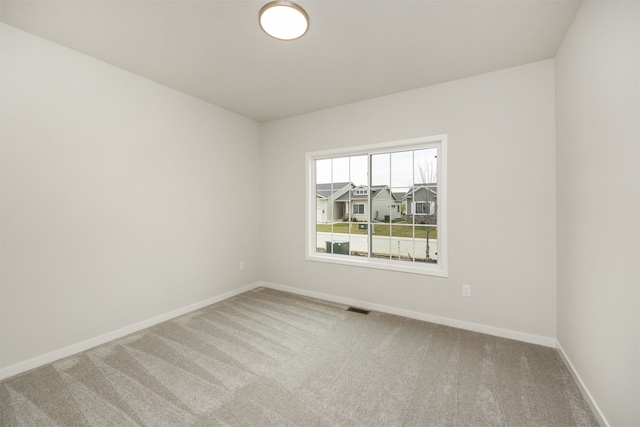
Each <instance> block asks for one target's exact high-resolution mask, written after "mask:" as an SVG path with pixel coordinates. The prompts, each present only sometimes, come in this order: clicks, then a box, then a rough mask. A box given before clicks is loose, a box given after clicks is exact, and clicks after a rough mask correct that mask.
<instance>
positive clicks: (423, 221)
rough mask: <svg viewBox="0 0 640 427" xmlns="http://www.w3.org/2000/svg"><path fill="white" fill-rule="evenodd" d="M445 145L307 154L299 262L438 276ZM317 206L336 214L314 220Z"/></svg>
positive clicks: (443, 255) (443, 252)
mask: <svg viewBox="0 0 640 427" xmlns="http://www.w3.org/2000/svg"><path fill="white" fill-rule="evenodd" d="M446 143H447V139H446V135H440V136H435V137H427V138H416V139H411V140H404V141H396V142H390V143H384V144H375V145H368V146H359V147H352V148H346V149H338V150H327V151H321V152H312V153H307V155H306V162H307V180H306V184H307V219H306V224H307V233H306V237H307V245H306V246H307V249H306V251H307V253H306V257H307V259H308V260H310V261H321V262H330V263H338V264H347V265H355V266H361V267H370V268H381V269H387V270H396V271H404V272H411V273H418V274H427V275H434V276H443V277H446V276H447V275H448V272H447V228H446V223H447V221H446V206H447V197H446V196H447V194H446V155H447V150H446V148H447V146H446ZM320 206H327V209H330V210H331V211H332V212H336V213H338V214H337V215H334V216H333V217H332V219H331V220H329V221H326V220H325V221H320V220H319V219H318V216H317V214H316V212H317V210H318V208H319V207H320ZM350 212H351V213H350Z"/></svg>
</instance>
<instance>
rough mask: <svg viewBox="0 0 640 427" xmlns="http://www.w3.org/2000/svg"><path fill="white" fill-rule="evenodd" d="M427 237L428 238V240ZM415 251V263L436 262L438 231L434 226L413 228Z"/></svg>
mask: <svg viewBox="0 0 640 427" xmlns="http://www.w3.org/2000/svg"><path fill="white" fill-rule="evenodd" d="M427 236H429V238H428V239H427ZM415 251H416V256H415V260H416V262H431V263H435V262H437V261H438V255H437V253H438V230H437V229H436V227H435V226H432V225H431V226H430V225H416V226H415Z"/></svg>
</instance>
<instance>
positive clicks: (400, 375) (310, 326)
mask: <svg viewBox="0 0 640 427" xmlns="http://www.w3.org/2000/svg"><path fill="white" fill-rule="evenodd" d="M346 308H347V307H346V306H344V305H341V304H335V303H331V302H326V301H320V300H316V299H313V298H306V297H302V296H298V295H293V294H289V293H285V292H279V291H275V290H271V289H266V288H258V289H255V290H253V291H250V292H246V293H244V294H242V295H238V296H236V297H234V298H231V299H228V300H225V301H222V302H220V303H217V304H214V305H211V306H209V307H206V308H203V309H201V310H197V311H195V312H192V313H189V314H187V315H184V316H181V317H179V318H176V319H173V320H170V321H167V322H164V323H161V324H159V325H157V326H154V327H151V328H149V329H146V330H143V331H140V332H137V333H135V334H132V335H129V336H126V337H124V338H121V339H118V340H115V341H112V342H110V343H107V344H104V345H102V346H99V347H96V348H93V349H91V350H88V351H86V352H83V353H80V354H77V355H74V356H71V357H68V358H65V359H62V360H59V361H57V362H54V363H51V364H48V365H45V366H42V367H40V368H37V369H34V370H32V371H29V372H26V373H23V374H20V375H17V376H15V377H12V378H8V379H6V380H4V381H3V382H1V383H0V411H1V418H0V421H1V422H2V426H29V427H32V426H219V425H221V426H270V425H273V426H484V425H506V426H577V425H580V426H582V425H584V426H587V425H589V426H591V425H593V426H595V425H597V421H596V420H595V418H594V417H593V415H592V413H591V412H590V410H589V408H588V406H587V404H586V403H585V401H584V399H583V398H582V396H581V395H580V392H579V390H578V388H577V386H576V384H575V383H574V381H573V379H572V377H571V375H570V374H569V372H568V371H567V369H566V368H565V366H564V365H563V363H562V361H561V360H560V358H559V356H558V354H557V353H556V351H555V350H554V349H550V348H546V347H541V346H537V345H532V344H526V343H522V342H518V341H512V340H507V339H503V338H497V337H493V336H489V335H484V334H479V333H474V332H469V331H464V330H460V329H455V328H451V327H446V326H441V325H435V324H431V323H427V322H421V321H417V320H412V319H406V318H402V317H398V316H393V315H388V314H383V313H378V312H371V313H370V314H368V315H365V314H359V313H353V312H349V311H346Z"/></svg>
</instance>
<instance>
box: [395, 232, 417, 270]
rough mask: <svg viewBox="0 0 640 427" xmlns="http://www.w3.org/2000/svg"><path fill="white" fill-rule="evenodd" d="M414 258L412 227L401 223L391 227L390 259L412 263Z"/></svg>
mask: <svg viewBox="0 0 640 427" xmlns="http://www.w3.org/2000/svg"><path fill="white" fill-rule="evenodd" d="M415 256H416V251H415V244H414V240H413V226H412V225H407V224H403V223H397V224H393V226H392V227H391V258H392V259H397V260H400V261H409V262H413V261H414V258H415Z"/></svg>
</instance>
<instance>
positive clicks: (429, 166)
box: [413, 148, 438, 184]
mask: <svg viewBox="0 0 640 427" xmlns="http://www.w3.org/2000/svg"><path fill="white" fill-rule="evenodd" d="M437 156H438V150H437V149H436V148H428V149H425V150H416V151H414V172H413V174H414V176H413V180H414V183H415V184H432V183H436V182H438V162H437Z"/></svg>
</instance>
